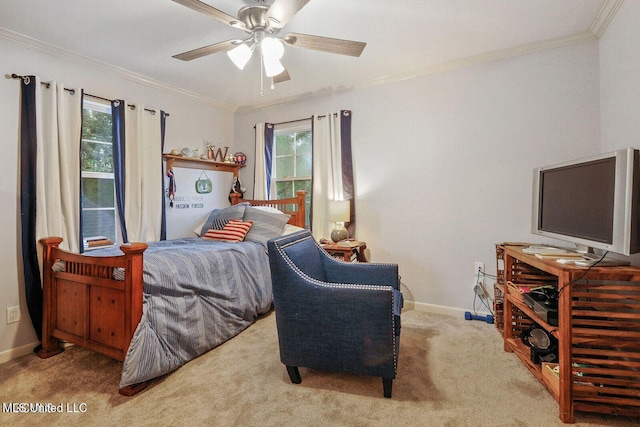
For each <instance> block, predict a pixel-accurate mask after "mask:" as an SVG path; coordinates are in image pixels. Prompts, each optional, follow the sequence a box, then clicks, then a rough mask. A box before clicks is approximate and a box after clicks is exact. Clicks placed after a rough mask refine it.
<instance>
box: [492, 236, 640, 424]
mask: <svg viewBox="0 0 640 427" xmlns="http://www.w3.org/2000/svg"><path fill="white" fill-rule="evenodd" d="M524 247H526V246H523V245H521V244H504V245H498V247H497V248H496V253H497V254H498V256H499V258H500V259H501V260H502V263H503V271H498V277H499V281H502V282H503V283H500V284H499V290H500V291H501V292H502V293H503V294H504V295H503V313H502V315H503V319H504V323H503V325H502V326H503V328H501V329H499V330H500V332H501V333H502V335H503V338H504V350H505V351H508V352H513V353H515V354H516V355H517V356H518V358H519V359H520V360H522V362H523V363H524V364H525V365H526V366H527V368H528V369H529V371H530V372H531V373H532V374H533V375H534V376H535V377H536V378H538V380H540V381H541V382H542V383H543V384H544V385H545V387H546V388H547V389H548V390H549V392H550V393H551V394H552V395H553V396H554V398H555V399H556V400H557V401H558V405H559V412H560V413H559V416H560V419H561V420H562V421H563V422H565V423H572V422H573V421H574V411H576V410H579V411H585V412H597V413H603V414H611V415H625V416H633V417H638V416H640V268H637V267H593V268H590V269H589V268H587V267H575V266H566V265H562V264H559V263H557V262H555V261H553V260H541V259H539V258H537V257H535V256H533V255H529V254H525V253H523V252H522V249H523V248H524ZM511 284H515V285H520V286H534V287H535V286H540V285H548V284H551V285H553V286H556V287H557V289H558V291H559V300H558V326H553V325H550V324H549V323H547V322H545V321H543V320H542V319H541V318H540V317H539V316H538V315H537V314H536V313H535V312H534V311H533V310H532V309H530V308H529V307H528V306H527V305H526V304H525V303H524V301H523V299H522V295H520V294H519V293H518V291H517V290H515V287H514V286H512V285H511ZM534 323H535V324H537V325H539V326H540V327H542V328H543V329H544V330H546V331H547V332H549V333H550V334H551V335H553V336H554V337H555V338H556V339H557V340H558V349H557V355H558V359H559V360H558V365H559V369H560V371H559V374H558V377H555V376H554V375H553V374H549V372H551V370H549V368H547V367H545V366H541V365H538V364H536V363H534V362H533V361H532V360H531V357H530V348H529V347H528V346H527V345H525V344H524V343H523V342H522V340H521V338H520V337H521V335H522V332H523V331H525V330H527V329H529V328H530V327H531V325H532V324H534ZM545 369H546V370H548V372H547V371H545Z"/></svg>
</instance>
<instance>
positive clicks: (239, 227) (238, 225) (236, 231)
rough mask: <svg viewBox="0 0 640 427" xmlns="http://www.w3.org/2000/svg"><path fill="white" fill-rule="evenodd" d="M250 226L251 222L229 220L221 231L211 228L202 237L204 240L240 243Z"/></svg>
mask: <svg viewBox="0 0 640 427" xmlns="http://www.w3.org/2000/svg"><path fill="white" fill-rule="evenodd" d="M252 225H253V221H241V220H239V219H230V220H229V222H228V223H227V225H225V226H224V228H223V229H222V230H215V229H213V228H212V229H210V230H208V231H207V232H206V233H205V234H204V236H202V237H204V238H205V239H211V240H220V241H222V242H242V241H243V240H244V236H246V235H247V233H248V232H249V229H250V228H251V226H252Z"/></svg>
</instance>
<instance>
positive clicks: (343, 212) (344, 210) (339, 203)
mask: <svg viewBox="0 0 640 427" xmlns="http://www.w3.org/2000/svg"><path fill="white" fill-rule="evenodd" d="M350 206H351V203H350V201H349V200H333V201H330V202H329V220H330V221H333V222H335V223H336V226H335V228H334V229H333V231H332V232H331V240H333V241H334V242H339V241H340V240H344V239H348V238H349V231H348V230H347V229H346V228H345V227H344V223H345V222H349V219H350V216H351V207H350Z"/></svg>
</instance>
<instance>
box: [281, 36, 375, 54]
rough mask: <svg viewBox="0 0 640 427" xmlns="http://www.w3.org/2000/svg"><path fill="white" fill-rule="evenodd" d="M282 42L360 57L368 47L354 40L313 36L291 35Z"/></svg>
mask: <svg viewBox="0 0 640 427" xmlns="http://www.w3.org/2000/svg"><path fill="white" fill-rule="evenodd" d="M282 40H283V41H284V42H285V43H287V44H289V45H291V46H295V47H303V48H305V49H313V50H320V51H322V52H329V53H337V54H339V55H349V56H360V54H361V53H362V50H363V49H364V47H365V46H366V45H367V44H366V43H363V42H355V41H352V40H342V39H333V38H331V37H321V36H312V35H310V34H300V33H289V34H287V35H286V36H284V37H283V38H282Z"/></svg>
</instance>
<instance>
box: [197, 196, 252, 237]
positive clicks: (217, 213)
mask: <svg viewBox="0 0 640 427" xmlns="http://www.w3.org/2000/svg"><path fill="white" fill-rule="evenodd" d="M247 206H249V203H247V202H245V203H238V204H237V205H233V206H229V207H228V208H222V209H214V210H212V211H211V213H210V214H209V218H207V220H206V221H205V223H204V225H203V226H202V230H201V232H200V235H201V236H204V235H205V233H206V232H207V231H208V230H211V229H212V228H213V229H215V228H216V226H217V225H219V224H222V223H226V222H228V221H229V220H230V219H242V217H243V216H244V211H245V209H246V208H247Z"/></svg>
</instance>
